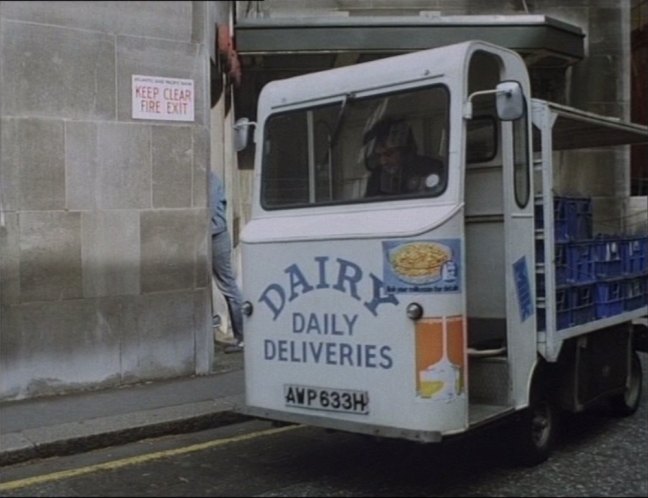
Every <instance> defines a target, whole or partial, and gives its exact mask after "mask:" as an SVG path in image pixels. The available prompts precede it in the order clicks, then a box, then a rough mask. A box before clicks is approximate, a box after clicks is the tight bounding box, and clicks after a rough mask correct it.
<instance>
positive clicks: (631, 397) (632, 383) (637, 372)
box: [608, 351, 643, 417]
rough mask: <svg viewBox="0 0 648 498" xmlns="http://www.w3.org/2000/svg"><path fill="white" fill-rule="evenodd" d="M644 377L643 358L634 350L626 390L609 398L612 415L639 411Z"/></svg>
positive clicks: (627, 414) (624, 414) (619, 415)
mask: <svg viewBox="0 0 648 498" xmlns="http://www.w3.org/2000/svg"><path fill="white" fill-rule="evenodd" d="M642 377H643V373H642V370H641V360H640V359H639V355H638V354H637V352H636V351H633V352H632V359H631V362H630V378H629V379H628V383H627V385H626V388H625V391H623V393H621V394H617V395H614V396H612V397H611V398H610V399H609V403H608V406H609V408H610V412H611V414H612V415H614V416H617V417H627V416H629V415H632V414H633V413H634V412H636V411H637V409H638V408H639V403H640V401H641V389H642Z"/></svg>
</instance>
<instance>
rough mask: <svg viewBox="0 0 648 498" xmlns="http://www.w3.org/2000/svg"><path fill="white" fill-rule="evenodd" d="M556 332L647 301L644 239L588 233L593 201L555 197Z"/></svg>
mask: <svg viewBox="0 0 648 498" xmlns="http://www.w3.org/2000/svg"><path fill="white" fill-rule="evenodd" d="M553 207H554V242H555V245H554V258H555V259H554V260H555V282H556V328H557V329H564V328H568V327H574V326H576V325H580V324H583V323H587V322H590V321H592V320H598V319H601V318H606V317H610V316H613V315H617V314H619V313H623V312H624V311H629V310H633V309H636V308H639V307H641V306H644V305H645V304H646V299H647V296H648V289H647V288H648V266H647V260H648V236H630V235H620V236H612V235H597V236H596V237H593V234H592V202H591V199H590V198H587V197H586V198H583V197H554V206H553ZM535 220H536V222H535V223H536V293H537V295H538V303H539V304H538V329H539V330H544V329H545V322H546V318H545V315H544V311H545V310H544V297H545V290H544V271H545V270H546V269H547V268H550V266H549V265H548V266H545V264H544V226H543V214H542V200H541V198H536V204H535Z"/></svg>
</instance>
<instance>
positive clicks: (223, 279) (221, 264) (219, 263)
mask: <svg viewBox="0 0 648 498" xmlns="http://www.w3.org/2000/svg"><path fill="white" fill-rule="evenodd" d="M209 206H210V209H211V236H212V271H213V274H214V279H215V281H216V287H218V290H219V291H220V292H221V293H222V294H223V296H224V297H225V301H226V302H227V309H228V311H229V316H230V321H231V323H232V334H233V335H234V341H235V342H234V344H230V345H227V346H226V347H225V349H224V350H225V352H226V353H237V352H241V351H243V313H242V311H241V301H242V299H241V291H240V289H239V287H238V284H237V283H236V279H235V278H234V271H233V268H232V255H231V250H232V245H231V239H230V235H229V231H228V229H227V218H226V216H225V210H226V207H227V200H226V199H225V188H224V186H223V182H222V181H221V179H220V178H219V177H218V175H216V174H215V173H214V172H213V171H210V172H209Z"/></svg>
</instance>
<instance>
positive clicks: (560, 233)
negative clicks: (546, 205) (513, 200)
mask: <svg viewBox="0 0 648 498" xmlns="http://www.w3.org/2000/svg"><path fill="white" fill-rule="evenodd" d="M565 199H566V198H564V197H554V200H553V210H554V239H555V241H556V242H568V241H569V231H568V225H567V208H566V200H565ZM534 215H535V228H536V229H537V230H539V229H543V228H544V213H543V205H542V197H541V196H538V197H536V199H535V203H534Z"/></svg>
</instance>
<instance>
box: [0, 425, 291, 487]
mask: <svg viewBox="0 0 648 498" xmlns="http://www.w3.org/2000/svg"><path fill="white" fill-rule="evenodd" d="M299 427H301V426H299V425H289V426H286V427H279V428H275V429H268V430H265V431H260V432H254V433H251V434H243V435H241V436H235V437H232V438H228V439H216V440H213V441H207V442H206V443H199V444H193V445H191V446H185V447H183V448H176V449H173V450H166V451H158V452H155V453H147V454H145V455H139V456H134V457H129V458H121V459H119V460H113V461H111V462H104V463H98V464H96V465H89V466H87V467H81V468H78V469H70V470H63V471H61V472H53V473H52V474H45V475H40V476H35V477H27V478H25V479H18V480H15V481H9V482H3V483H0V492H2V491H11V490H14V489H19V488H25V487H28V486H34V485H37V484H43V483H46V482H50V481H60V480H63V479H70V478H72V477H79V476H82V475H86V474H91V473H93V472H100V471H103V470H116V469H121V468H123V467H128V466H129V465H137V464H140V463H146V462H152V461H154V460H161V459H163V458H169V457H173V456H178V455H186V454H187V453H194V452H196V451H203V450H207V449H209V448H216V447H218V446H224V445H226V444H231V443H238V442H241V441H248V440H250V439H255V438H258V437H263V436H270V435H272V434H279V433H281V432H286V431H290V430H294V429H297V428H299Z"/></svg>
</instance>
